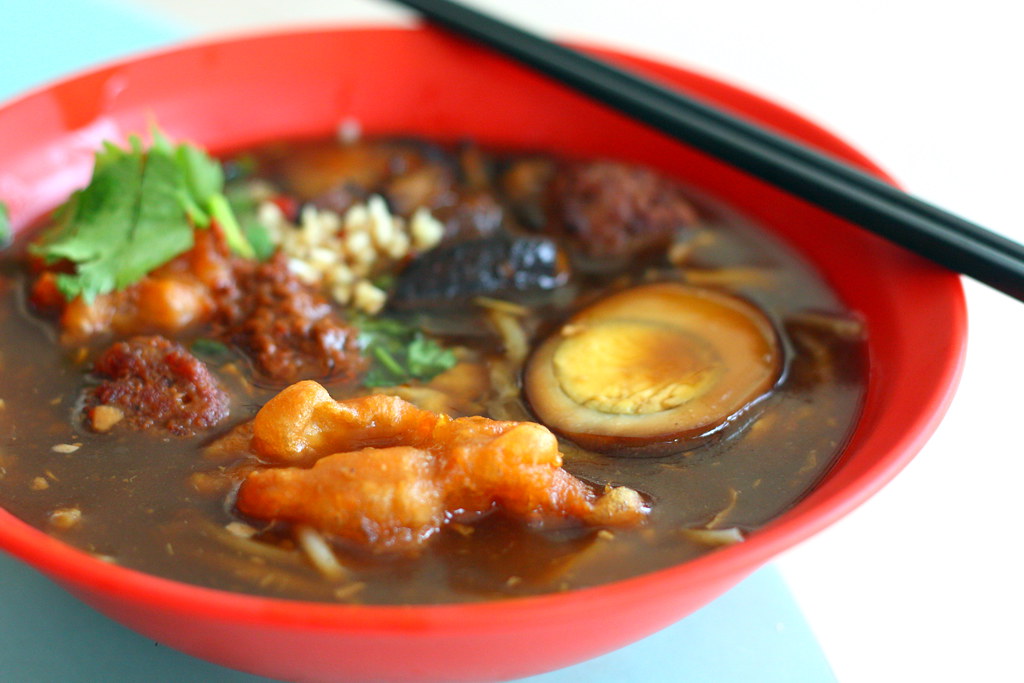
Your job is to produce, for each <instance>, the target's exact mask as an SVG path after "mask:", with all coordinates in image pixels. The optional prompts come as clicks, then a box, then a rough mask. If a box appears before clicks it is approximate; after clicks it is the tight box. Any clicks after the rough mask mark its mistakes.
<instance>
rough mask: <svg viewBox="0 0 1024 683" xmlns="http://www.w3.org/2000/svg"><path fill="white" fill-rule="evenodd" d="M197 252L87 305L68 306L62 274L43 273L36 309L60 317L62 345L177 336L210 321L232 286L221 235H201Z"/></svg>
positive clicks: (201, 232)
mask: <svg viewBox="0 0 1024 683" xmlns="http://www.w3.org/2000/svg"><path fill="white" fill-rule="evenodd" d="M195 240H196V241H195V246H193V247H192V249H190V250H189V251H187V252H185V253H184V254H182V255H181V256H178V257H177V258H175V259H173V260H171V261H170V262H168V263H167V264H165V265H163V266H161V267H159V268H157V269H156V270H154V271H153V272H151V273H150V274H149V275H146V276H145V277H144V278H142V279H141V280H139V281H138V282H136V283H135V284H133V285H131V286H129V287H126V288H124V289H121V290H118V291H115V292H110V293H108V294H101V295H99V296H97V297H96V298H95V299H94V300H92V301H89V302H87V301H86V300H85V299H83V298H82V297H77V298H75V299H73V300H72V301H65V300H64V297H63V295H61V294H60V292H59V290H58V289H57V273H56V272H55V271H52V270H44V271H43V272H42V273H40V276H39V278H38V279H37V280H36V282H35V284H34V285H33V287H32V303H33V304H35V305H36V306H37V307H39V308H41V309H43V310H57V311H59V312H60V329H61V341H62V342H64V343H65V344H69V345H70V344H81V343H85V342H88V341H89V340H90V339H92V338H94V337H97V336H104V335H108V334H111V333H113V334H114V335H117V336H131V335H139V334H155V333H159V334H167V335H174V334H177V333H179V332H181V331H183V330H187V329H190V328H193V327H197V326H199V325H201V324H202V323H204V322H206V321H208V320H209V319H210V317H211V316H212V315H213V313H214V311H215V310H216V306H217V302H216V301H215V299H214V293H215V292H217V291H222V290H225V289H227V288H229V287H230V286H231V283H232V282H233V275H232V265H231V259H230V256H229V254H228V251H227V247H226V246H225V245H224V243H223V238H222V236H221V235H220V233H219V231H217V230H196V231H195Z"/></svg>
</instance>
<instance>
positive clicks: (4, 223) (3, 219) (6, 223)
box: [0, 202, 14, 249]
mask: <svg viewBox="0 0 1024 683" xmlns="http://www.w3.org/2000/svg"><path fill="white" fill-rule="evenodd" d="M13 238H14V231H13V230H12V229H11V214H10V213H9V212H8V211H7V205H6V204H4V203H3V202H0V249H3V248H4V247H6V246H7V245H9V244H10V243H11V240H12V239H13Z"/></svg>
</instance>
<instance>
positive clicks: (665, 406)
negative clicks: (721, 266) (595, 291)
mask: <svg viewBox="0 0 1024 683" xmlns="http://www.w3.org/2000/svg"><path fill="white" fill-rule="evenodd" d="M782 358H783V354H782V350H781V348H780V344H779V340H778V337H777V335H776V333H775V330H774V328H773V327H772V324H771V322H770V321H769V320H768V319H767V318H766V317H765V315H764V314H763V313H762V312H761V311H760V310H759V309H758V308H756V307H755V306H753V305H752V304H750V303H748V302H746V301H744V300H742V299H739V298H736V297H733V296H730V295H728V294H724V293H721V292H718V291H715V290H708V289H700V288H696V287H688V286H685V285H681V284H677V283H659V284H652V285H644V286H639V287H634V288H632V289H628V290H625V291H623V292H620V293H618V294H614V295H612V296H610V297H607V298H605V299H603V300H601V301H598V302H597V303H595V304H593V305H592V306H590V307H588V308H586V309H584V310H582V311H580V312H579V313H577V314H576V315H575V316H573V317H572V318H571V319H570V320H569V321H568V322H567V323H566V324H564V325H563V326H562V327H561V328H560V329H559V330H558V331H557V332H555V333H554V334H553V335H551V337H549V338H548V339H547V340H545V341H544V342H543V343H542V344H541V345H540V347H538V349H537V350H536V352H535V353H534V354H533V356H532V357H531V358H530V360H529V362H528V365H527V368H526V374H525V377H524V388H525V392H526V398H527V400H528V401H529V403H530V406H531V407H532V409H533V410H534V412H535V413H536V414H537V416H538V417H539V418H540V421H541V422H543V423H544V424H546V425H547V426H548V427H550V428H552V429H553V430H555V431H557V432H559V433H561V434H562V435H564V436H565V437H567V438H569V439H571V440H573V441H575V442H576V443H578V444H580V445H581V446H583V447H585V448H590V449H592V450H597V451H602V452H613V453H621V454H630V455H660V454H664V453H668V452H673V451H680V450H685V449H687V448H691V447H694V446H697V445H699V444H700V443H702V442H704V441H705V440H707V439H708V438H709V437H711V436H712V435H716V434H719V433H721V432H722V431H723V430H724V429H725V428H726V427H727V426H729V425H730V424H737V423H739V422H741V420H739V419H738V418H740V417H741V416H742V415H744V414H745V413H747V412H748V411H749V410H750V409H751V407H752V406H754V405H755V404H757V403H758V402H759V401H760V400H761V399H762V398H764V397H765V396H766V395H767V394H768V393H769V392H770V391H771V390H772V388H773V387H774V385H775V384H776V383H777V381H778V379H779V377H780V376H781V373H782V365H783V363H782Z"/></svg>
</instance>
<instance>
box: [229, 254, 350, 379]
mask: <svg viewBox="0 0 1024 683" xmlns="http://www.w3.org/2000/svg"><path fill="white" fill-rule="evenodd" d="M235 287H236V288H237V289H236V290H235V291H232V292H230V293H228V294H227V295H226V296H224V297H223V298H222V299H221V300H220V301H219V302H218V304H219V305H218V310H217V314H216V317H215V319H214V333H215V334H216V336H217V337H219V338H220V339H223V340H224V341H226V342H228V343H230V344H232V345H234V346H235V347H236V348H238V349H239V350H240V351H241V352H242V353H244V354H245V355H246V356H247V357H249V359H250V360H251V361H252V364H253V368H254V370H255V371H256V373H257V374H258V375H260V376H262V377H263V378H264V379H266V380H269V381H271V382H273V383H289V382H294V381H297V380H300V379H310V378H319V379H326V378H331V379H339V380H343V381H344V380H352V379H355V378H356V377H357V376H358V375H359V374H360V373H361V372H362V371H363V370H364V369H365V366H366V360H365V359H364V358H363V356H362V355H361V354H360V352H359V347H358V341H357V332H356V330H355V329H354V328H352V327H350V326H349V325H347V324H346V323H345V322H344V321H342V320H341V319H340V318H338V316H337V315H335V313H334V312H333V311H332V309H331V306H330V304H329V303H327V301H326V300H325V299H324V298H323V297H322V296H320V295H319V294H318V293H317V292H316V291H315V290H314V289H313V287H311V286H310V285H307V284H305V283H303V282H302V281H300V280H299V279H298V278H297V277H295V275H293V274H292V273H291V272H290V271H289V270H288V264H287V261H286V260H285V257H284V256H283V255H281V254H278V255H276V256H275V257H274V258H272V259H271V260H270V261H268V262H266V263H256V262H252V261H244V262H239V263H238V264H237V267H236V269H235Z"/></svg>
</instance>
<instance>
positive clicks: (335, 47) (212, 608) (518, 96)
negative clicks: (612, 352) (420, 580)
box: [0, 29, 966, 681]
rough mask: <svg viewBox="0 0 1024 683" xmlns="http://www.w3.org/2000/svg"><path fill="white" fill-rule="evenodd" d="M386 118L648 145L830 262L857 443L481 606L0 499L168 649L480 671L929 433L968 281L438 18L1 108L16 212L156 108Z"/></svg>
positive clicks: (815, 518)
mask: <svg viewBox="0 0 1024 683" xmlns="http://www.w3.org/2000/svg"><path fill="white" fill-rule="evenodd" d="M604 54H605V55H606V56H609V57H611V58H613V59H615V60H617V61H620V62H623V63H625V64H627V65H630V66H633V67H636V68H638V69H640V70H642V71H644V72H647V73H648V74H650V75H652V76H655V77H658V78H660V79H663V80H664V81H667V82H669V83H672V84H675V85H677V86H678V87H680V88H682V89H684V90H686V91H688V92H690V93H693V94H696V95H698V96H701V97H704V98H706V99H707V100H710V101H712V102H714V103H716V104H718V105H720V106H723V107H726V108H728V109H731V110H733V111H736V112H739V113H742V114H744V115H747V116H749V117H752V118H754V119H757V120H759V121H761V122H763V123H765V124H767V125H769V126H771V127H773V128H776V129H779V130H783V131H786V132H788V133H790V134H791V135H793V136H795V137H797V138H800V139H803V140H805V141H806V142H809V143H811V144H813V145H816V146H818V147H820V148H823V149H825V150H828V151H830V152H832V153H834V154H836V155H838V156H840V157H844V158H846V159H848V160H849V161H851V162H853V163H855V164H858V165H860V166H862V167H864V168H867V169H869V170H870V171H872V172H875V173H879V174H881V172H880V171H879V170H878V169H877V168H876V167H875V166H873V165H872V164H871V163H870V162H869V161H868V160H866V159H865V158H864V157H863V156H861V155H860V154H858V153H857V152H856V151H854V150H852V149H851V148H850V147H848V146H847V145H845V144H844V143H843V142H841V141H840V140H838V139H836V138H835V137H833V136H831V135H830V134H828V133H826V132H824V131H823V130H821V129H820V128H818V127H817V126H815V125H813V124H811V123H809V122H808V121H806V120H804V119H802V118H800V117H798V116H796V115H794V114H792V113H789V112H787V111H786V110H784V109H782V108H780V107H778V106H776V105H774V104H771V103H770V102H766V101H765V100H762V99H760V98H758V97H755V96H753V95H751V94H749V93H746V92H743V91H740V90H737V89H736V88H734V87H731V86H728V85H725V84H723V83H720V82H718V81H714V80H711V79H709V78H706V77H703V76H700V75H697V74H694V73H691V72H689V71H685V70H682V69H679V68H674V67H670V66H665V65H662V64H657V63H653V62H650V61H646V60H643V59H639V58H635V57H629V56H624V55H621V54H611V53H604ZM346 118H354V119H356V120H358V121H359V122H360V123H361V124H362V128H363V130H364V131H365V132H366V133H368V134H373V133H412V134H416V135H423V136H430V137H435V138H442V139H459V138H472V139H475V140H477V141H480V142H482V143H489V144H498V145H510V146H516V147H532V148H538V149H550V150H555V151H561V152H565V153H569V154H573V155H583V156H606V157H614V158H619V159H623V160H629V161H633V162H639V163H643V164H648V165H650V166H653V167H656V168H659V169H661V170H662V171H664V172H666V173H668V174H670V175H673V176H676V177H678V178H680V179H683V180H684V181H686V182H687V183H689V184H692V185H696V186H699V187H701V188H703V189H704V190H706V191H707V192H709V193H711V194H713V195H716V196H718V197H719V198H722V199H725V200H726V201H728V202H729V203H731V204H732V205H733V206H735V207H736V208H738V209H739V210H741V211H743V212H745V213H746V214H748V215H749V216H751V217H753V218H754V219H755V220H757V221H759V222H760V223H761V224H762V225H765V226H767V227H768V229H770V230H771V231H773V232H775V233H777V234H778V235H780V236H781V237H782V238H783V239H785V240H786V241H787V242H789V243H790V244H791V245H792V246H794V247H795V248H797V249H798V250H800V251H801V252H803V254H804V255H805V256H806V257H807V258H808V259H809V260H810V261H811V262H813V263H815V264H817V266H818V268H819V269H820V271H821V273H822V274H823V275H824V277H825V278H826V279H827V280H828V281H829V282H830V283H831V284H832V286H833V287H834V288H835V289H836V290H837V291H838V292H839V294H840V296H841V297H842V298H843V299H844V300H845V301H846V302H847V303H848V304H849V305H850V307H852V308H853V309H854V310H856V311H859V312H860V313H861V314H862V315H863V316H864V317H865V319H866V320H867V323H868V329H869V335H870V347H869V348H870V351H869V353H870V365H871V370H870V379H869V385H868V391H867V398H866V404H865V406H864V411H863V417H862V418H861V420H860V423H859V427H858V428H857V430H856V433H855V434H854V436H853V439H852V441H851V443H850V445H849V447H848V448H847V450H846V452H845V455H844V456H843V457H842V459H841V461H840V462H839V464H838V465H837V466H836V467H835V468H834V469H833V470H832V471H831V473H830V474H829V476H828V477H827V478H826V480H825V481H824V482H822V484H821V485H820V486H819V487H818V488H817V489H816V490H815V492H814V493H813V494H811V495H810V496H809V497H807V498H806V499H805V500H803V501H802V502H801V503H800V504H798V505H797V506H795V507H794V508H793V509H792V510H791V511H790V512H788V513H787V514H785V515H784V516H783V517H781V518H780V519H778V520H777V521H776V522H775V523H773V524H771V525H770V526H769V527H767V528H765V529H763V530H761V531H759V532H757V533H755V534H753V535H752V537H751V538H750V539H749V540H747V541H746V542H745V543H742V544H738V545H735V546H732V547H729V548H726V549H723V550H720V551H717V552H715V553H712V554H710V555H707V556H705V557H703V558H701V559H698V560H696V561H693V562H690V563H687V564H684V565H681V566H677V567H673V568H670V569H667V570H663V571H659V572H656V573H652V574H647V575H644V576H641V577H638V578H635V579H630V580H626V581H620V582H617V583H613V584H609V585H605V586H600V587H597V588H591V589H586V590H580V591H572V592H568V593H563V594H558V595H550V596H545V597H537V598H528V599H520V600H509V601H505V602H488V603H477V604H469V605H441V606H417V607H363V606H336V605H326V604H310V603H300V602H289V601H283V600H275V599H262V598H257V597H249V596H243V595H236V594H230V593H225V592H219V591H213V590H208V589H203V588H197V587H194V586H190V585H185V584H181V583H177V582H172V581H167V580H164V579H159V578H155V577H152V576H148V575H145V574H141V573H138V572H135V571H132V570H128V569H124V568H121V567H117V566H112V565H110V564H106V563H103V562H100V561H98V560H96V559H93V558H92V557H90V556H88V555H86V554H84V553H81V552H79V551H77V550H74V549H72V548H70V547H68V546H65V545H63V544H62V543H60V542H58V541H56V540H54V539H52V538H50V537H48V536H46V535H44V534H42V533H41V532H39V531H36V530H35V529H32V528H29V527H28V526H26V525H25V524H23V523H22V522H20V521H18V520H17V519H15V518H13V517H12V516H11V515H9V514H7V513H6V512H3V511H2V510H0V546H2V547H3V548H4V549H6V550H7V551H9V552H11V553H13V554H14V555H16V556H18V557H20V558H22V559H23V560H24V561H26V562H28V563H30V564H32V565H34V566H35V567H37V568H38V569H39V570H40V571H42V572H44V573H46V574H47V575H49V576H51V577H52V578H54V579H55V580H57V581H58V582H59V583H61V584H62V585H63V586H65V587H66V588H67V589H68V590H70V591H71V592H73V593H74V594H76V595H78V596H79V597H80V598H81V599H82V600H84V601H86V602H87V603H89V604H91V605H93V606H95V607H96V608H97V609H99V610H101V611H102V612H104V613H106V614H108V615H109V616H111V617H113V618H114V619H117V620H119V621H121V622H123V623H125V624H127V625H128V626H130V627H131V628H133V629H136V630H137V631H139V632H141V633H143V634H145V635H147V636H148V637H150V638H152V639H154V640H158V641H160V642H162V643H165V644H167V645H170V646H172V647H175V648H178V649H180V650H183V651H185V652H187V653H190V654H193V655H195V656H198V657H203V658H206V659H209V660H212V661H215V662H218V663H220V664H223V665H226V666H229V667H234V668H238V669H242V670H246V671H250V672H254V673H259V674H263V675H268V676H273V677H278V678H285V679H289V680H370V679H377V680H389V681H404V680H445V681H455V680H477V681H478V680H487V679H498V678H510V677H517V676H525V675H528V674H533V673H538V672H541V671H545V670H550V669H554V668H558V667H562V666H565V665H569V664H572V663H574V662H578V661H581V660H583V659H586V658H589V657H593V656H596V655H598V654H601V653H603V652H606V651H609V650H611V649H614V648H616V647H620V646H622V645H625V644H627V643H629V642H631V641H634V640H636V639H639V638H641V637H643V636H645V635H647V634H649V633H652V632H654V631H655V630H657V629H660V628H662V627H664V626H666V625H668V624H670V623H672V622H674V621H676V620H678V619H680V618H682V617H683V616H685V615H686V614H688V613H690V612H692V611H693V610H695V609H697V608H698V607H700V606H702V605H704V604H705V603H707V602H709V601H710V600H712V599H713V598H715V597H716V596H718V595H719V594H721V593H723V592H724V591H726V590H727V589H728V588H730V587H731V586H733V585H734V584H735V583H737V582H738V581H739V580H741V579H742V578H744V577H745V576H746V575H747V574H749V573H750V572H751V571H753V570H754V569H756V568H757V567H758V566H759V565H761V564H762V563H764V562H765V561H766V560H768V559H769V558H771V557H772V556H773V555H775V554H777V553H779V552H780V551H782V550H784V549H785V548H788V547H790V546H792V545H793V544H795V543H797V542H799V541H800V540H802V539H804V538H806V537H808V536H809V535H811V534H812V533H814V532H816V531H818V530H820V529H821V528H823V527H824V526H826V525H827V524H829V523H831V522H833V521H835V520H836V519H837V518H839V517H840V516H841V515H843V514H845V513H847V512H848V511H850V510H851V509H852V508H854V507H855V506H856V505H858V504H859V503H861V502H862V501H864V500H865V499H866V498H867V497H868V496H870V495H871V494H872V493H873V492H874V491H876V490H877V489H878V488H879V487H881V486H882V485H883V484H884V483H885V482H886V481H888V480H889V479H890V478H891V477H892V476H893V475H895V474H896V472H897V471H898V470H899V469H900V468H902V467H903V466H904V465H905V464H906V463H907V462H908V461H909V459H910V458H911V457H913V455H914V454H915V453H916V452H917V450H918V449H919V448H920V447H921V446H922V445H923V443H924V441H925V440H926V439H927V438H928V436H929V435H930V434H931V433H932V431H933V430H934V428H935V427H936V425H937V422H938V420H939V418H940V417H941V415H942V413H943V412H944V409H945V408H946V406H947V404H948V402H949V400H950V398H951V395H952V392H953V389H954V386H955V384H956V380H957V378H958V376H959V371H960V367H961V362H962V355H963V347H964V337H965V324H966V323H965V312H964V302H963V293H962V290H961V288H960V284H959V280H958V278H957V277H956V276H954V275H953V274H951V273H949V272H945V271H942V270H940V269H938V268H937V267H933V266H931V265H929V264H927V263H925V262H924V261H922V260H920V259H918V258H916V257H914V256H911V255H909V254H907V253H905V252H903V251H901V250H899V249H897V248H895V247H892V246H890V245H889V244H887V243H884V242H882V241H881V240H879V239H878V238H875V237H873V236H870V235H868V234H866V233H865V232H863V231H861V230H859V229H858V228H856V227H854V226H852V225H850V224H848V223H846V222H844V221H841V220H839V219H837V218H834V217H832V216H830V215H828V214H826V213H824V212H822V211H820V210H818V209H815V208H812V207H810V206H808V205H806V204H804V203H802V202H800V201H798V200H795V199H793V198H792V197H789V196H787V195H785V194H783V193H781V192H779V191H776V190H774V189H773V188H771V187H769V186H767V185H765V184H763V183H761V182H759V181H756V180H754V179H751V178H750V177H747V176H746V175H744V174H742V173H740V172H738V171H736V170H734V169H732V168H729V167H727V166H725V165H723V164H721V163H718V162H716V161H714V160H711V159H709V158H707V157H705V156H704V155H702V154H700V153H697V152H695V151H693V150H691V149H688V148H687V147H685V146H683V145H681V144H678V143H675V142H672V141H671V140H668V139H666V138H665V137H664V136H662V135H660V134H658V133H655V132H653V131H652V130H650V129H648V128H646V127H644V126H643V125H640V124H637V123H635V122H633V121H630V120H628V119H626V118H624V117H623V116H620V115H618V114H615V113H612V112H610V111H608V110H606V109H604V108H603V107H601V106H600V105H597V104H594V103H592V102H591V101H589V100H587V99H584V98H583V97H581V96H578V95H575V94H573V93H571V92H569V91H567V90H565V89H564V88H562V87H560V86H558V85H554V84H552V83H550V82H548V81H547V80H545V79H544V78H542V77H540V76H537V75H534V74H533V73H531V72H528V71H526V70H525V69H523V68H520V67H518V66H516V65H513V64H511V63H510V62H508V61H506V60H504V59H503V58H500V57H497V56H494V55H492V54H490V53H488V52H487V51H484V50H483V49H480V48H477V47H474V46H472V45H470V44H467V43H465V42H462V41H460V40H457V39H455V38H452V37H450V36H447V35H443V34H441V33H438V32H435V31H431V30H399V29H386V30H321V31H314V32H292V33H284V34H274V35H262V36H256V37H247V38H241V39H234V40H228V41H225V42H214V43H203V44H196V45H191V46H186V47H183V48H180V49H174V50H170V51H164V52H159V53H156V54H151V55H148V56H144V57H141V58H137V59H130V60H126V61H122V62H118V63H115V64H113V65H110V66H106V67H103V68H99V69H96V70H92V71H89V72H87V73H84V74H81V75H78V76H74V77H71V78H69V79H66V80H63V81H61V82H59V83H56V84H54V85H50V86H47V87H43V88H41V89H39V90H36V91H34V92H32V93H29V94H28V95H26V96H24V97H21V98H20V99H17V100H15V101H13V102H11V103H9V104H8V105H7V106H5V107H3V108H2V109H0V199H3V200H4V201H6V202H7V203H8V205H9V207H10V209H11V214H12V219H13V223H14V226H15V229H16V230H20V229H24V227H25V226H26V225H27V224H29V223H31V222H32V221H33V220H35V219H37V218H38V217H39V216H41V215H42V214H43V213H44V212H46V211H48V210H50V209H52V208H53V207H54V206H55V205H56V204H57V203H59V202H60V201H62V200H63V199H64V198H65V197H66V196H67V195H68V194H69V192H70V191H71V190H72V189H74V188H75V187H77V186H80V185H82V184H83V183H84V182H86V180H87V179H88V175H89V172H90V170H91V163H92V152H93V150H94V149H95V147H96V146H97V144H98V143H99V142H100V141H101V140H103V139H105V138H115V139H124V138H125V137H126V136H127V134H129V133H133V132H139V131H142V130H145V129H146V128H147V127H148V125H149V123H150V122H151V121H154V120H155V121H158V122H159V124H160V125H161V127H163V128H164V129H165V130H166V131H167V132H168V133H169V134H170V135H171V136H172V137H175V138H181V139H189V140H193V141H195V142H198V143H200V144H202V145H205V146H207V147H208V148H209V149H211V150H213V151H214V152H221V151H227V150H233V149H237V148H239V147H244V146H246V145H250V144H254V143H259V142H264V141H267V140H273V139H279V138H295V137H303V136H314V135H326V134H329V133H331V132H332V131H334V130H335V129H336V127H337V125H338V124H339V122H340V121H342V120H343V119H346Z"/></svg>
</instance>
